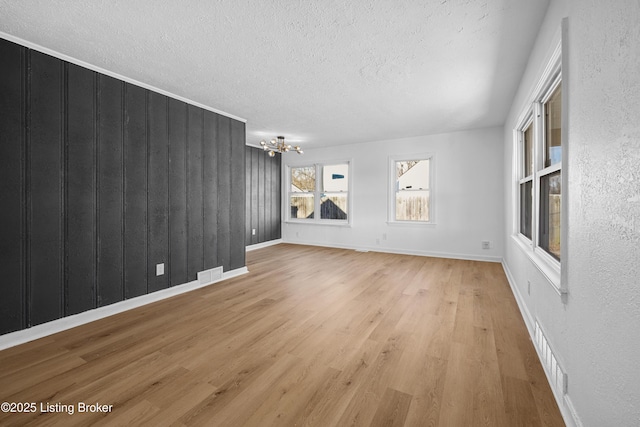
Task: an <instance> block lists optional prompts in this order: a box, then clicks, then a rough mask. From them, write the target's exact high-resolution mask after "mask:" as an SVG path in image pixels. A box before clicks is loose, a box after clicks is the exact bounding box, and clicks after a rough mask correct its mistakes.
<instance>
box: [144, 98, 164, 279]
mask: <svg viewBox="0 0 640 427" xmlns="http://www.w3.org/2000/svg"><path fill="white" fill-rule="evenodd" d="M147 94H148V101H147V102H148V104H147V105H148V113H147V114H148V124H147V126H148V134H149V160H148V162H149V163H148V164H149V169H148V183H149V195H148V197H149V200H148V212H147V214H148V227H149V241H148V245H149V248H148V267H147V275H148V278H149V279H148V283H149V286H148V291H149V292H154V291H157V290H159V289H164V288H167V287H168V286H169V280H168V275H167V274H166V267H167V263H168V262H169V253H168V248H169V228H168V226H169V223H168V219H167V217H168V214H169V206H168V205H169V182H168V174H169V171H168V160H169V152H168V148H169V138H168V129H167V97H166V96H164V95H160V94H157V93H155V92H151V91H148V92H147ZM161 263H164V264H165V274H164V275H163V276H156V264H161Z"/></svg>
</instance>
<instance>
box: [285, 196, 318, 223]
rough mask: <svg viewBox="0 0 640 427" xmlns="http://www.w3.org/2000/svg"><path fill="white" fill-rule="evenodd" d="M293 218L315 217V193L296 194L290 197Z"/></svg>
mask: <svg viewBox="0 0 640 427" xmlns="http://www.w3.org/2000/svg"><path fill="white" fill-rule="evenodd" d="M289 201H290V203H289V205H290V206H291V218H313V209H314V207H313V205H314V203H315V202H314V196H313V194H304V193H302V194H296V195H295V196H290V197H289Z"/></svg>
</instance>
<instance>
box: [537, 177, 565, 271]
mask: <svg viewBox="0 0 640 427" xmlns="http://www.w3.org/2000/svg"><path fill="white" fill-rule="evenodd" d="M561 194H562V179H561V174H560V171H558V172H554V173H552V174H549V175H545V176H543V177H542V178H540V247H541V248H542V249H544V250H545V251H547V252H548V253H549V254H551V255H552V256H553V257H554V258H556V259H557V260H558V261H559V260H560V212H561V206H560V195H561Z"/></svg>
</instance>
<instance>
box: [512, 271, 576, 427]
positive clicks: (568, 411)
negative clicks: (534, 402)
mask: <svg viewBox="0 0 640 427" xmlns="http://www.w3.org/2000/svg"><path fill="white" fill-rule="evenodd" d="M502 268H503V269H504V273H505V275H506V276H507V281H508V282H509V286H510V287H511V292H512V293H513V296H514V297H515V299H516V303H517V304H518V308H519V309H520V313H521V314H522V318H523V319H524V323H525V325H526V326H527V331H528V332H529V338H531V342H532V343H533V348H534V349H535V350H536V355H537V356H538V360H539V361H540V364H541V365H542V366H544V362H543V360H542V357H541V349H540V348H538V346H537V345H536V339H535V320H534V318H533V316H531V312H530V311H529V309H528V308H527V305H526V304H525V302H524V299H523V298H522V294H521V293H520V291H519V290H518V287H517V286H516V281H515V278H514V277H513V275H512V274H511V270H509V267H508V266H507V263H506V262H505V261H504V259H503V260H502ZM543 371H544V373H545V376H546V378H547V382H548V383H549V387H550V388H551V391H552V393H553V397H554V398H555V399H556V403H557V404H558V408H560V414H561V415H562V418H563V420H564V422H565V424H566V425H567V426H568V427H582V422H581V421H580V418H579V417H578V414H577V412H576V410H575V408H574V407H573V403H572V402H571V398H570V397H569V394H564V395H562V396H560V395H558V394H557V392H556V388H555V387H554V385H553V384H552V383H551V380H550V378H549V372H548V371H547V370H546V369H543Z"/></svg>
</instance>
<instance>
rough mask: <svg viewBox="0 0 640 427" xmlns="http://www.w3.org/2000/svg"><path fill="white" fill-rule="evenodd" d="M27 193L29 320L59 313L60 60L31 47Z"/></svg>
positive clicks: (41, 320)
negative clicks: (28, 197)
mask: <svg viewBox="0 0 640 427" xmlns="http://www.w3.org/2000/svg"><path fill="white" fill-rule="evenodd" d="M30 56H31V69H30V95H31V96H30V100H29V105H30V121H29V124H28V125H27V126H29V135H30V138H29V139H30V140H29V143H28V145H29V147H28V150H29V153H28V156H29V161H30V170H29V172H28V173H29V178H28V179H29V184H30V185H29V188H28V190H29V192H30V196H31V203H30V206H28V215H29V220H30V224H29V226H28V228H29V237H30V243H29V247H30V253H29V254H28V255H29V266H30V274H29V277H30V283H29V284H28V285H30V296H31V301H30V303H31V319H30V320H31V322H30V324H32V325H37V324H40V323H44V322H47V321H50V320H54V319H58V318H60V317H62V315H63V309H62V308H63V302H62V297H63V283H62V280H63V277H62V276H63V274H62V272H63V269H62V254H63V248H62V244H63V242H62V207H63V205H62V183H61V181H62V179H63V176H62V171H63V164H62V153H63V142H62V138H63V98H64V96H63V91H64V87H63V68H64V65H63V62H62V61H60V60H59V59H56V58H53V57H51V56H48V55H45V54H42V53H39V52H36V51H30Z"/></svg>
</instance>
